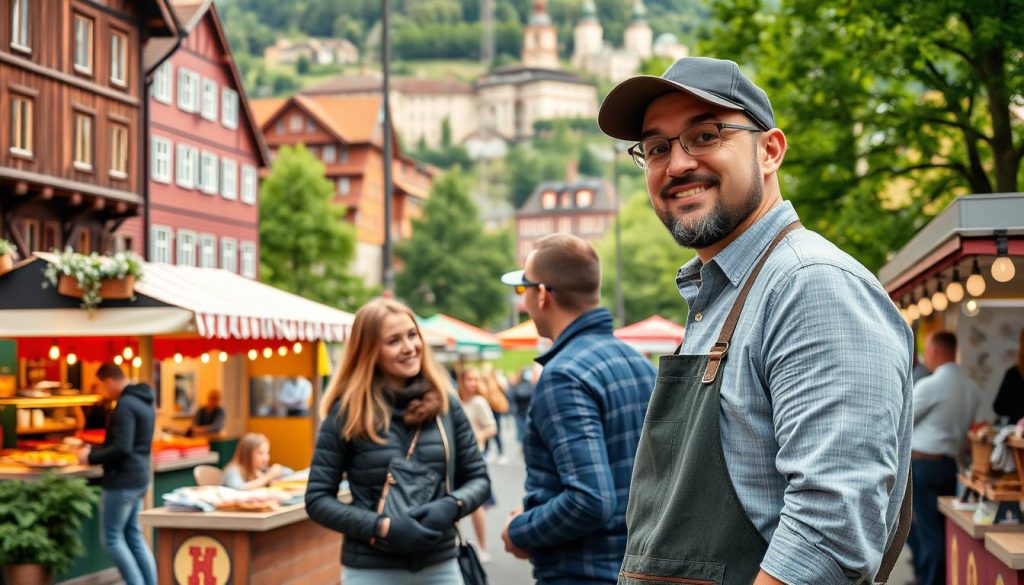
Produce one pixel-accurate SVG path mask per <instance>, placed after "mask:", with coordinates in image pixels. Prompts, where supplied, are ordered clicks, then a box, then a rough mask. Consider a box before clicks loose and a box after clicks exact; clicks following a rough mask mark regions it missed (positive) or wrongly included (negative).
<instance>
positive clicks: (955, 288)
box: [946, 264, 964, 303]
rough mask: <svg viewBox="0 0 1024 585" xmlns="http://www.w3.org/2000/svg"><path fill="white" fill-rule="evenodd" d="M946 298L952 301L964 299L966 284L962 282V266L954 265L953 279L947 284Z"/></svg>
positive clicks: (957, 301) (956, 301)
mask: <svg viewBox="0 0 1024 585" xmlns="http://www.w3.org/2000/svg"><path fill="white" fill-rule="evenodd" d="M946 298H947V299H949V302H951V303H959V302H960V301H962V300H964V285H962V284H960V267H959V266H957V265H956V264H954V265H953V280H950V281H949V284H948V285H946Z"/></svg>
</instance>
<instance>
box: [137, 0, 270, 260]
mask: <svg viewBox="0 0 1024 585" xmlns="http://www.w3.org/2000/svg"><path fill="white" fill-rule="evenodd" d="M175 10H176V13H177V16H178V21H179V22H180V23H181V27H182V35H183V37H184V38H183V39H182V40H181V44H180V46H179V47H178V48H177V50H175V51H174V53H173V55H172V56H171V57H170V59H168V60H167V61H165V62H164V63H163V64H162V65H161V66H160V67H158V68H157V69H156V71H155V72H154V75H153V79H152V82H151V83H150V85H149V98H148V99H149V104H150V111H151V112H152V115H151V117H150V123H149V130H150V132H149V141H150V164H149V177H148V178H149V200H148V205H147V209H146V213H144V214H143V215H142V216H141V217H138V218H133V219H132V220H129V221H128V222H126V224H125V226H124V227H123V228H122V230H121V233H122V234H123V237H124V239H125V241H126V242H129V243H131V247H132V249H134V250H135V251H136V252H138V253H140V254H144V255H145V256H146V258H147V259H148V260H149V261H151V262H165V263H173V264H181V265H185V266H199V267H204V268H223V269H225V270H230V271H232V272H236V273H239V274H241V275H243V276H246V277H248V278H256V276H257V274H258V270H259V174H260V170H261V169H262V168H264V167H266V166H267V164H268V162H269V154H268V151H267V148H266V145H265V143H264V141H263V136H262V134H261V132H260V129H259V126H258V124H256V122H255V119H254V118H253V116H252V113H251V110H250V108H249V106H248V101H247V100H246V97H245V92H244V90H243V88H242V83H241V78H240V77H239V74H238V70H237V68H236V67H235V64H234V59H233V58H232V56H231V51H230V48H229V47H228V44H227V40H226V38H225V36H224V30H223V28H222V26H221V21H220V17H219V15H218V13H217V9H216V7H215V6H214V3H213V2H212V1H210V0H205V1H199V2H195V1H194V0H193V1H188V0H185V1H180V2H176V3H175Z"/></svg>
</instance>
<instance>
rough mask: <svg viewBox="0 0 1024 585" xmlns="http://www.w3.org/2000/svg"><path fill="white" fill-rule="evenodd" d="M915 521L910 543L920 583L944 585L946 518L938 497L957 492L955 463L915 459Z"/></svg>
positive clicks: (909, 538) (912, 470)
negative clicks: (940, 510) (940, 508)
mask: <svg viewBox="0 0 1024 585" xmlns="http://www.w3.org/2000/svg"><path fill="white" fill-rule="evenodd" d="M911 472H912V473H913V474H914V521H913V522H912V523H911V524H910V535H909V536H908V537H907V544H908V545H910V550H911V551H912V552H913V553H914V574H915V576H916V577H917V585H943V584H944V583H945V582H946V530H945V526H946V524H945V520H944V518H943V516H942V514H941V513H940V512H939V496H953V495H956V462H955V461H953V460H952V459H950V458H944V459H942V460H936V461H933V460H930V459H915V460H914V461H913V463H912V464H911Z"/></svg>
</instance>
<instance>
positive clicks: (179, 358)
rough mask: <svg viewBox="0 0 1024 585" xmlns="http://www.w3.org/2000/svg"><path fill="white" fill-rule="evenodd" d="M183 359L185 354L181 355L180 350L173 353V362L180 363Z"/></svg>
mask: <svg viewBox="0 0 1024 585" xmlns="http://www.w3.org/2000/svg"><path fill="white" fill-rule="evenodd" d="M184 359H185V356H183V355H181V352H180V351H179V352H177V353H175V354H174V363H176V364H180V363H181V362H182V361H183V360H184Z"/></svg>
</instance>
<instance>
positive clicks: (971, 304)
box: [961, 299, 981, 317]
mask: <svg viewBox="0 0 1024 585" xmlns="http://www.w3.org/2000/svg"><path fill="white" fill-rule="evenodd" d="M961 309H962V310H963V313H964V315H967V316H968V317H977V316H978V313H980V312H981V305H980V304H978V299H967V302H966V303H964V304H963V306H962V307H961Z"/></svg>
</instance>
